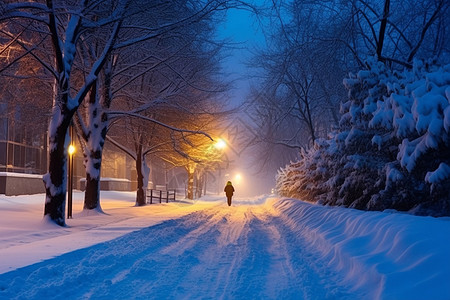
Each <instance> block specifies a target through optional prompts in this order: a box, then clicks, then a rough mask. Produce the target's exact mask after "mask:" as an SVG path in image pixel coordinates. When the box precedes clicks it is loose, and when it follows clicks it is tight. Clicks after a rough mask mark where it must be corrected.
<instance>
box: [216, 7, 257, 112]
mask: <svg viewBox="0 0 450 300" xmlns="http://www.w3.org/2000/svg"><path fill="white" fill-rule="evenodd" d="M218 38H219V39H226V40H228V41H230V42H231V43H233V44H232V49H229V50H228V51H226V52H227V53H228V54H229V57H227V58H226V59H225V60H224V62H223V70H224V72H225V73H228V74H230V76H229V79H232V80H234V81H235V82H234V84H233V86H234V89H233V90H232V91H231V92H230V97H231V103H232V104H239V103H242V102H243V101H244V100H245V98H246V97H247V93H248V91H249V85H250V82H249V80H250V78H249V74H250V73H251V72H252V70H251V69H248V68H247V66H246V65H245V64H246V62H247V61H248V59H249V58H250V57H251V56H252V51H253V50H254V49H255V48H261V47H263V46H264V45H265V38H264V35H263V32H262V30H261V28H260V25H259V23H258V20H257V18H256V17H255V16H254V15H253V13H252V12H249V11H247V10H243V9H239V10H238V9H230V10H228V12H227V15H226V20H225V22H224V23H223V24H221V25H220V26H219V28H218Z"/></svg>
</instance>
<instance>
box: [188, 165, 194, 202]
mask: <svg viewBox="0 0 450 300" xmlns="http://www.w3.org/2000/svg"><path fill="white" fill-rule="evenodd" d="M194 170H195V168H191V167H190V166H188V167H187V172H188V186H187V198H188V199H190V200H193V199H194Z"/></svg>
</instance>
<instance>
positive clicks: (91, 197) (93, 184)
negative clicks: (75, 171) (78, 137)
mask: <svg viewBox="0 0 450 300" xmlns="http://www.w3.org/2000/svg"><path fill="white" fill-rule="evenodd" d="M89 110H90V113H89V129H90V130H89V134H88V135H87V141H86V149H85V153H84V156H85V167H86V192H85V194H84V206H83V209H89V210H90V209H98V210H100V211H101V206H100V178H101V176H100V175H101V166H102V155H103V147H104V145H105V139H106V132H107V127H108V115H107V114H106V113H105V112H103V111H102V108H101V106H100V104H99V101H98V94H97V83H94V84H93V85H92V88H91V93H90V96H89Z"/></svg>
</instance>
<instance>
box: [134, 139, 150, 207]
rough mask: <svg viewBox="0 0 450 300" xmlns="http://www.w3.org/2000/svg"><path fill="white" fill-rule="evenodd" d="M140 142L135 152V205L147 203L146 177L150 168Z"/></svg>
mask: <svg viewBox="0 0 450 300" xmlns="http://www.w3.org/2000/svg"><path fill="white" fill-rule="evenodd" d="M142 148H143V146H142V143H140V144H139V146H138V151H137V153H136V171H137V192H136V206H144V205H146V204H147V201H146V191H147V188H148V178H149V175H150V168H149V167H148V166H147V163H146V162H145V157H144V155H143V151H142V150H143V149H142Z"/></svg>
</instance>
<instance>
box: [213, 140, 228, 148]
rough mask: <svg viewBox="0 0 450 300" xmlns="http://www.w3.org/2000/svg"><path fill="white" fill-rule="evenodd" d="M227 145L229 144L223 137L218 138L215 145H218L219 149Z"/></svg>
mask: <svg viewBox="0 0 450 300" xmlns="http://www.w3.org/2000/svg"><path fill="white" fill-rule="evenodd" d="M226 146H227V143H225V141H224V140H222V139H218V140H217V143H216V144H215V145H214V147H216V148H217V149H219V150H221V149H224V148H225V147H226Z"/></svg>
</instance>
